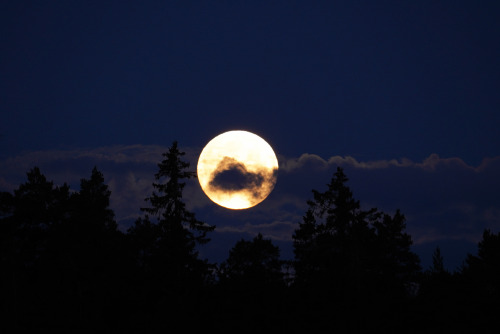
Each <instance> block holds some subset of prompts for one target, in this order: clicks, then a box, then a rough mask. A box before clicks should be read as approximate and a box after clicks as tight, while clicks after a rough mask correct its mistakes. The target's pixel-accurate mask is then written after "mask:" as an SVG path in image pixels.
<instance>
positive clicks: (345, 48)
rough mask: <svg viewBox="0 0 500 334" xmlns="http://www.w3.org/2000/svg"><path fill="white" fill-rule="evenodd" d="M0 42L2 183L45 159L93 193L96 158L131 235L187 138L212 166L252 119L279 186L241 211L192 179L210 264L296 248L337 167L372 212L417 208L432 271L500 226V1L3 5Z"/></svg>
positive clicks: (410, 225) (56, 173)
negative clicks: (250, 251) (244, 252)
mask: <svg viewBox="0 0 500 334" xmlns="http://www.w3.org/2000/svg"><path fill="white" fill-rule="evenodd" d="M0 43H1V51H2V52H1V53H0V113H1V114H0V115H1V119H0V190H1V191H12V190H13V189H15V188H16V187H17V186H18V185H19V184H20V183H21V182H24V181H25V173H26V172H27V171H28V170H29V169H30V168H32V167H33V166H40V168H41V170H42V173H44V174H45V175H46V176H47V178H48V179H50V180H54V182H55V183H56V184H62V183H63V182H68V183H69V184H70V185H71V188H72V189H75V190H78V187H79V180H80V178H83V177H87V178H88V177H89V176H90V172H91V169H92V167H93V166H94V165H96V166H97V167H98V169H99V170H101V171H102V172H103V173H104V176H105V179H106V182H107V183H108V184H109V186H110V188H111V190H112V192H113V193H112V198H111V201H112V203H111V205H112V208H113V209H114V210H115V213H116V219H117V221H118V223H119V225H120V228H121V229H122V230H124V231H125V230H126V229H127V227H128V226H130V224H132V222H133V221H134V219H135V218H136V217H137V216H138V215H139V214H140V211H139V207H140V206H143V205H144V202H143V199H144V198H145V197H146V196H147V195H148V194H149V193H150V191H151V182H152V181H153V175H154V173H155V172H156V171H157V167H156V164H157V163H158V162H160V160H161V153H163V152H165V151H166V150H167V149H168V147H169V146H170V145H171V144H172V142H173V141H174V140H177V141H178V142H179V146H180V148H181V149H182V150H183V151H185V152H186V156H185V157H186V159H187V160H189V161H190V162H191V169H192V170H196V163H197V159H198V156H199V153H200V152H201V150H202V148H203V146H204V145H205V144H206V143H207V142H208V141H209V140H211V139H212V138H213V137H215V136H216V135H218V134H220V133H222V132H225V131H228V130H236V129H239V130H247V131H251V132H254V133H256V134H258V135H260V136H261V137H263V138H264V139H265V140H266V141H267V142H268V143H269V144H270V145H271V146H272V147H273V148H274V150H275V152H276V153H277V156H278V160H279V163H280V171H279V174H278V181H277V184H276V187H275V190H274V191H273V192H272V193H271V195H270V196H269V198H268V199H267V200H266V201H264V202H263V203H261V204H259V205H258V206H256V207H255V208H252V209H249V210H243V211H230V210H227V209H224V208H221V207H218V206H217V205H215V204H213V203H212V202H210V201H209V200H208V198H207V197H206V196H205V195H204V194H203V193H202V192H201V189H200V187H199V184H198V183H197V181H193V182H189V183H188V185H187V187H186V191H185V194H184V197H185V201H186V203H187V204H188V206H189V208H190V209H191V210H193V211H194V212H195V213H196V215H197V217H198V218H199V219H200V220H203V221H205V222H206V223H209V224H215V225H216V226H217V228H216V231H215V232H213V233H212V235H211V237H212V242H210V243H209V244H208V245H207V246H204V247H203V248H202V249H200V252H201V253H200V254H201V255H202V256H205V257H208V258H209V259H211V260H214V261H220V260H223V259H225V258H226V257H227V254H228V251H229V249H230V248H231V247H232V246H233V245H234V243H235V241H237V240H239V239H240V238H246V239H249V238H251V237H252V236H254V235H255V234H256V233H258V232H261V233H262V234H263V235H264V236H265V237H266V238H271V239H272V240H273V242H275V243H276V244H277V245H279V246H280V248H281V251H282V257H283V258H291V257H292V256H293V254H292V248H291V235H292V233H293V230H294V229H295V228H296V227H297V226H298V225H297V224H298V222H299V221H301V217H302V215H303V214H304V213H305V210H306V201H307V199H310V198H311V197H312V193H311V190H312V189H317V190H319V191H323V190H325V185H326V184H327V183H328V182H329V181H330V179H331V177H332V175H333V172H334V171H335V169H336V167H337V166H341V167H343V168H344V169H345V172H346V174H347V176H348V177H349V179H350V181H349V183H348V185H349V186H350V187H351V189H352V190H353V192H354V197H355V198H356V199H359V200H360V201H361V205H362V206H363V207H365V208H370V207H377V208H379V209H380V210H382V211H384V212H387V213H391V214H393V213H394V212H395V210H396V209H398V208H399V209H401V212H402V213H403V214H405V216H406V217H407V232H409V233H410V234H411V235H412V237H413V241H414V250H415V251H416V252H417V253H418V254H419V255H420V256H421V259H422V264H423V267H424V269H426V268H427V267H428V266H429V264H430V262H431V254H432V251H433V250H434V247H436V245H439V246H440V247H441V250H442V254H443V256H444V261H445V265H446V266H447V267H448V268H449V269H451V270H453V269H455V268H456V267H457V266H459V265H460V264H461V262H462V260H464V259H465V255H466V254H467V252H471V253H474V252H475V251H476V244H477V242H478V241H479V240H480V238H481V235H482V231H483V230H484V229H485V228H489V229H491V230H492V231H493V232H498V231H499V230H500V193H499V189H500V134H499V128H500V93H499V91H500V90H499V88H500V61H499V59H500V2H498V1H438V0H434V1H315V2H309V1H245V2H243V1H196V2H189V1H148V2H139V1H106V2H104V1H95V2H93V1H83V2H75V1H32V2H26V1H4V2H2V3H1V4H0Z"/></svg>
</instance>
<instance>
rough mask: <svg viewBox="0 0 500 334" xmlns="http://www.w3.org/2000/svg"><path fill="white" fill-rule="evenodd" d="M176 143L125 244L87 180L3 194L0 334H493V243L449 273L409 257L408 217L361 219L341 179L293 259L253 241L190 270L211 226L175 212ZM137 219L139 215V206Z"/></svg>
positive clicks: (35, 178) (299, 235) (38, 179)
mask: <svg viewBox="0 0 500 334" xmlns="http://www.w3.org/2000/svg"><path fill="white" fill-rule="evenodd" d="M183 155H184V153H183V152H181V151H179V149H178V146H177V142H174V143H173V144H172V146H171V147H170V148H169V150H168V152H166V153H164V154H163V157H162V161H161V162H160V163H159V164H158V172H157V173H156V174H155V175H154V182H153V192H152V193H151V195H150V196H149V197H147V198H146V202H147V207H144V208H140V209H141V211H142V213H143V214H142V215H141V217H140V218H138V219H137V220H136V222H135V223H134V225H133V226H132V227H131V228H130V229H129V230H128V231H127V232H126V233H123V232H121V231H120V230H118V227H117V223H116V221H115V218H114V212H113V211H112V210H111V209H110V207H109V203H110V196H111V192H110V190H109V188H108V186H107V185H106V184H105V182H104V176H103V174H102V173H101V172H100V171H99V170H98V169H97V168H94V169H93V170H92V172H91V175H90V178H89V179H82V180H81V183H80V189H79V191H72V190H71V191H70V188H69V186H68V185H66V184H64V185H62V186H56V185H54V184H53V182H51V181H48V180H47V179H46V177H45V176H44V175H43V174H42V172H41V171H40V169H39V168H37V167H34V168H32V169H31V170H30V171H29V172H28V173H27V180H26V182H25V183H23V184H21V185H19V187H18V188H17V189H15V190H14V191H13V193H9V192H1V193H0V270H1V272H0V275H1V276H0V280H1V290H0V292H1V305H2V309H1V314H2V316H1V318H2V320H1V323H0V330H1V331H2V332H4V333H7V332H9V330H12V329H14V330H17V331H34V330H37V331H40V330H65V331H68V332H72V333H73V332H94V331H96V330H104V331H106V332H145V333H148V332H153V331H154V332H157V331H160V330H164V331H170V332H178V331H181V330H182V331H199V330H203V331H210V330H215V331H219V332H238V333H254V332H256V331H259V332H262V331H265V332H276V333H290V332H304V331H307V332H312V333H315V332H327V331H330V332H333V331H338V332H340V333H368V332H370V333H371V332H380V333H470V332H482V333H488V332H492V333H493V332H496V330H498V321H497V317H498V314H499V311H500V306H499V305H500V303H499V300H500V233H497V234H495V233H493V232H491V231H489V230H485V231H484V233H483V237H482V240H481V241H480V242H479V244H478V249H477V254H476V255H472V254H469V255H467V257H466V258H465V259H464V262H463V265H462V266H461V267H460V268H457V270H455V271H454V272H449V271H447V270H446V269H445V268H444V265H443V261H444V260H443V257H442V255H441V251H440V249H439V247H438V248H436V250H435V251H434V254H433V258H432V262H433V265H432V267H431V268H421V266H420V259H419V257H418V256H417V255H416V254H415V253H413V252H412V251H411V245H412V238H411V236H410V235H409V234H408V233H406V225H405V217H404V215H403V213H401V212H399V211H396V212H395V213H394V214H388V213H384V212H382V211H380V210H378V209H376V208H373V209H370V210H363V209H362V208H361V205H360V201H359V200H357V199H355V198H354V195H353V193H352V191H351V190H350V188H349V187H348V186H347V183H348V178H347V176H346V175H345V174H344V171H343V170H342V169H341V168H337V171H336V172H335V173H334V175H333V176H332V179H331V180H330V182H329V183H328V184H327V188H326V190H324V191H323V192H320V191H317V190H313V191H312V193H313V198H312V199H311V200H310V201H308V202H307V210H306V212H305V213H304V216H303V218H302V221H301V222H298V227H297V229H296V230H295V232H294V233H293V235H292V236H291V237H292V240H293V250H294V259H293V260H282V259H281V258H280V249H279V247H277V246H275V245H273V243H272V241H271V240H269V239H265V238H264V237H263V235H262V234H260V233H259V234H258V235H257V236H255V237H254V238H253V239H251V240H244V239H242V240H240V241H238V242H237V243H236V244H235V245H234V246H233V248H232V249H230V250H228V257H227V259H226V260H224V261H222V262H221V263H210V262H209V261H208V260H206V259H202V258H200V255H199V253H198V251H197V247H198V246H199V245H203V244H206V243H209V242H210V232H212V231H214V229H215V226H212V225H209V224H207V223H206V222H202V221H199V220H198V219H197V218H196V215H195V213H194V212H191V211H189V210H188V209H187V208H186V206H185V203H184V201H183V197H182V195H183V188H184V186H185V183H186V181H187V180H188V179H191V178H195V177H196V174H195V173H194V172H191V171H190V170H189V167H190V166H189V163H187V162H185V161H184V160H183ZM138 209H139V208H138Z"/></svg>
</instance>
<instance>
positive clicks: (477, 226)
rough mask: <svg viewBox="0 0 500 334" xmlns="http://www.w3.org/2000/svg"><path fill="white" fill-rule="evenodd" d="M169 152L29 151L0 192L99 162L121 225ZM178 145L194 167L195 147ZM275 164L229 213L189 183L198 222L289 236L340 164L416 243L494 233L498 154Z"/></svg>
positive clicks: (499, 223) (10, 167) (61, 178)
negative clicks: (397, 215) (401, 219)
mask: <svg viewBox="0 0 500 334" xmlns="http://www.w3.org/2000/svg"><path fill="white" fill-rule="evenodd" d="M167 150H168V147H166V146H165V147H164V146H153V145H131V146H109V147H100V148H94V149H73V150H52V151H37V152H28V153H25V154H22V155H19V156H16V157H12V158H9V159H5V160H3V161H0V170H1V171H2V174H1V176H0V190H4V191H5V190H7V191H11V190H13V189H14V188H16V187H17V186H18V185H19V184H20V183H21V182H24V181H25V173H26V171H28V170H29V169H30V168H32V167H33V166H39V167H40V168H41V170H42V172H43V173H44V174H45V175H46V176H47V177H48V179H51V180H53V181H54V182H55V183H56V184H62V183H63V182H68V183H69V184H70V185H71V186H72V188H74V189H75V188H78V185H79V181H80V179H81V178H83V177H89V176H90V171H91V169H92V167H93V166H97V167H98V168H99V169H100V170H101V171H102V172H103V173H104V176H105V181H106V182H107V183H108V185H109V187H110V189H111V191H112V197H111V205H112V208H113V209H114V210H115V213H116V217H117V220H118V222H119V223H120V224H122V225H124V226H123V228H126V226H125V225H127V224H130V222H131V221H132V220H133V219H134V218H135V217H137V216H138V215H139V214H140V211H139V208H140V207H141V206H144V205H145V202H144V198H145V197H147V196H148V195H149V194H150V192H151V190H152V187H151V183H152V182H153V177H154V174H155V173H156V171H157V164H158V163H159V162H160V161H161V159H162V153H164V152H166V151H167ZM181 150H184V151H186V156H185V158H186V159H187V160H188V161H189V162H190V163H191V169H192V170H196V163H197V158H198V155H199V152H200V150H199V149H194V148H182V147H181ZM279 161H280V169H279V171H278V178H277V183H276V186H275V189H274V190H273V192H272V193H271V194H270V196H269V197H268V199H266V200H265V201H264V202H262V203H261V204H259V205H257V206H256V207H254V208H252V209H249V210H243V211H232V210H227V209H224V208H221V207H219V206H217V205H215V204H213V203H212V202H211V201H210V200H209V199H208V198H207V197H206V196H205V194H204V193H203V192H202V190H201V188H200V186H199V184H198V182H197V180H191V181H189V182H188V183H187V185H186V188H185V192H184V199H185V201H186V202H187V205H188V207H189V208H190V209H191V210H193V211H195V212H196V214H197V217H198V218H199V219H201V220H203V221H205V222H206V223H209V224H212V225H217V229H216V233H219V234H220V233H233V234H234V233H241V234H242V235H246V236H252V235H255V234H256V233H259V232H260V233H262V234H264V235H265V236H266V237H269V238H272V239H274V240H280V241H286V240H288V241H290V240H291V235H292V233H293V230H294V229H295V228H296V227H297V224H298V222H299V221H300V220H301V217H302V215H303V214H304V212H305V209H306V201H307V200H308V199H310V198H311V196H312V194H311V190H312V189H316V190H319V191H323V190H324V189H325V188H326V184H327V183H328V182H329V181H330V179H331V177H332V175H333V173H334V172H335V169H336V167H337V166H340V167H343V168H344V170H345V172H346V174H347V176H348V177H349V179H350V181H349V183H348V185H349V186H350V187H351V189H352V190H353V192H354V196H355V197H356V198H357V199H359V200H360V201H361V204H362V205H363V206H364V207H366V208H368V207H377V208H379V209H380V210H382V211H385V212H388V213H393V212H394V211H395V210H396V209H400V210H401V211H402V212H403V213H404V214H405V215H406V217H407V230H408V232H409V233H410V234H411V235H412V237H413V240H414V242H415V244H417V245H423V244H426V243H436V242H439V241H444V240H464V241H469V242H477V240H479V238H480V236H481V233H482V231H483V229H484V228H490V229H492V230H495V231H498V230H500V196H498V189H500V157H494V158H488V159H485V160H484V161H483V162H482V163H481V164H480V165H479V166H470V165H468V164H466V163H465V162H464V161H463V160H461V159H460V158H456V157H454V158H441V157H439V156H438V155H437V154H431V155H430V156H429V157H427V158H426V159H424V160H423V161H420V162H413V161H411V160H409V159H404V158H403V159H392V160H377V161H358V160H357V159H355V158H353V157H349V156H347V157H341V156H332V157H329V158H322V157H320V156H318V155H314V154H308V153H305V154H302V155H301V156H299V157H297V158H293V157H292V158H289V157H283V156H281V157H280V158H279Z"/></svg>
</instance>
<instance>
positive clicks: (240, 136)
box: [197, 131, 278, 209]
mask: <svg viewBox="0 0 500 334" xmlns="http://www.w3.org/2000/svg"><path fill="white" fill-rule="evenodd" d="M277 172H278V159H276V155H275V154H274V151H273V149H272V148H271V146H270V145H269V144H268V143H267V142H266V141H265V140H264V139H262V138H260V137H259V136H257V135H255V134H253V133H250V132H247V131H229V132H225V133H223V134H220V135H218V136H217V137H215V138H214V139H212V140H211V141H210V142H209V143H208V144H207V145H206V146H205V148H204V149H203V151H202V152H201V154H200V158H199V160H198V168H197V173H198V180H199V181H200V185H201V189H203V191H204V192H205V194H206V195H207V196H208V197H209V198H210V199H211V200H212V201H213V202H215V203H217V204H219V205H220V206H223V207H225V208H228V209H247V208H251V207H253V206H255V205H257V204H259V203H260V202H262V201H263V200H264V199H266V197H267V196H268V195H269V194H270V193H271V191H272V190H273V188H274V185H275V184H276V176H277Z"/></svg>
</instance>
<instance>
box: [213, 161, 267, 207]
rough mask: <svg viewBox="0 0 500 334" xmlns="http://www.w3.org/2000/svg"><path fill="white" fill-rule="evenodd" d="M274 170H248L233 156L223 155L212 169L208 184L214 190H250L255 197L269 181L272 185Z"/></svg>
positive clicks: (265, 187) (258, 195) (264, 188)
mask: <svg viewBox="0 0 500 334" xmlns="http://www.w3.org/2000/svg"><path fill="white" fill-rule="evenodd" d="M275 178H276V171H274V172H269V171H268V170H266V169H262V170H261V171H258V172H250V171H248V170H247V168H246V167H245V165H244V164H243V163H241V162H239V161H237V160H236V159H234V158H230V157H224V158H223V159H222V160H221V161H220V162H219V164H218V165H217V168H216V169H215V170H214V171H213V173H212V175H211V179H210V182H209V186H210V187H211V188H212V189H213V190H215V191H222V192H233V191H240V190H245V189H246V190H250V191H251V192H252V195H253V196H254V197H256V198H258V197H260V195H261V192H262V191H264V190H266V189H267V186H266V185H268V184H269V181H271V184H272V185H274V182H275Z"/></svg>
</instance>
